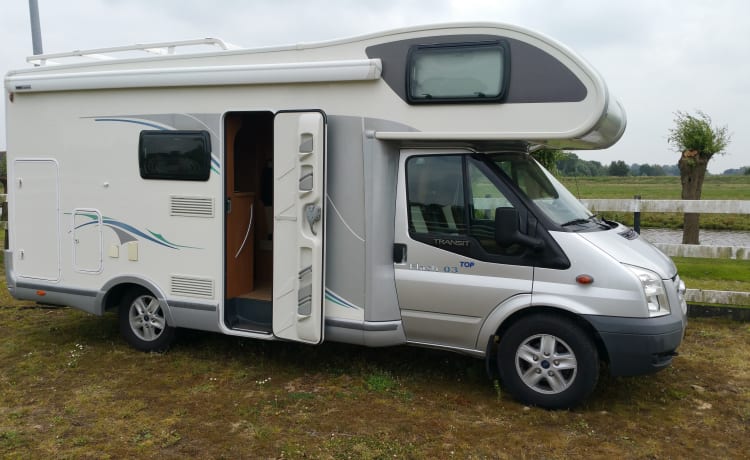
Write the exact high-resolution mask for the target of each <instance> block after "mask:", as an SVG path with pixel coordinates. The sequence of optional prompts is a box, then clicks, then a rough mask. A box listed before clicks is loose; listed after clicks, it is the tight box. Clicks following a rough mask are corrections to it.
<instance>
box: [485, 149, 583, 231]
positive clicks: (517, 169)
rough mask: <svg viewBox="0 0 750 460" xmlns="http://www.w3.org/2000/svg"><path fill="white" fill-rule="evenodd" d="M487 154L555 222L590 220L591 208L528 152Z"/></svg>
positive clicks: (566, 222) (570, 222) (569, 222)
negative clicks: (587, 207) (527, 153)
mask: <svg viewBox="0 0 750 460" xmlns="http://www.w3.org/2000/svg"><path fill="white" fill-rule="evenodd" d="M488 156H489V158H490V159H491V160H492V162H493V163H494V164H495V165H496V166H497V167H498V168H499V169H500V170H502V171H503V172H504V173H505V174H506V175H507V176H508V178H510V180H511V181H512V182H513V183H515V184H516V186H517V187H518V189H519V190H521V191H522V192H523V193H525V194H526V196H527V197H528V198H529V199H530V200H531V201H533V202H534V204H536V205H537V207H539V209H540V210H542V212H544V213H545V214H546V215H547V217H549V218H550V219H551V220H552V221H554V222H555V223H556V224H558V225H562V226H566V225H571V224H585V223H587V222H589V221H591V220H593V217H594V216H593V215H592V214H591V212H589V210H588V209H586V207H585V206H584V205H583V204H581V202H580V201H578V199H577V198H576V197H575V196H573V194H572V193H570V192H569V191H568V189H566V188H565V187H564V186H563V185H562V184H561V183H560V182H558V181H557V179H555V177H554V176H553V175H552V174H550V173H549V172H548V171H547V170H546V169H544V168H543V167H541V166H540V165H539V163H537V162H536V161H535V160H534V159H533V158H531V157H530V156H528V155H526V154H518V153H499V154H491V155H488Z"/></svg>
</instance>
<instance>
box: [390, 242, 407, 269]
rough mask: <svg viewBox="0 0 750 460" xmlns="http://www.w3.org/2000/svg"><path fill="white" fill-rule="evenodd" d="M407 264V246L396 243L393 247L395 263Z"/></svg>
mask: <svg viewBox="0 0 750 460" xmlns="http://www.w3.org/2000/svg"><path fill="white" fill-rule="evenodd" d="M404 262H406V245H405V244H402V243H395V244H394V245H393V263H395V264H402V263H404Z"/></svg>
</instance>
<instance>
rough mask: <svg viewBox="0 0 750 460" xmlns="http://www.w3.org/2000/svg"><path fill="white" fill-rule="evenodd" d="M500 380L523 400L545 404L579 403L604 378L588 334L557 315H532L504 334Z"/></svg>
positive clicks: (559, 406)
mask: <svg viewBox="0 0 750 460" xmlns="http://www.w3.org/2000/svg"><path fill="white" fill-rule="evenodd" d="M497 365H498V370H499V372H500V379H501V381H502V382H503V384H504V385H505V386H506V387H507V388H508V391H509V392H510V393H511V394H512V395H513V396H514V397H515V398H516V399H518V400H520V401H522V402H524V403H526V404H530V405H534V406H539V407H544V408H546V409H562V408H570V407H573V406H576V405H578V404H580V403H581V402H582V401H583V400H584V399H585V398H586V397H587V396H588V395H589V394H590V393H591V392H592V391H593V389H594V387H595V386H596V382H597V380H598V378H599V354H598V352H597V349H596V345H595V344H594V342H593V341H592V339H591V337H590V336H589V334H587V333H586V331H584V330H583V329H582V328H581V327H580V326H578V325H577V324H576V323H575V322H573V321H571V320H569V319H567V318H564V317H561V316H554V315H539V314H537V315H532V316H528V317H526V318H523V319H521V320H519V321H518V322H517V323H515V324H513V325H512V326H511V327H510V329H508V330H507V331H506V332H505V333H504V334H503V335H502V336H501V337H500V344H499V349H498V353H497Z"/></svg>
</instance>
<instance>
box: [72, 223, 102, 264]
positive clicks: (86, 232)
mask: <svg viewBox="0 0 750 460" xmlns="http://www.w3.org/2000/svg"><path fill="white" fill-rule="evenodd" d="M73 267H74V268H75V270H76V271H79V272H83V273H99V272H100V271H102V215H101V213H100V212H99V211H98V210H96V209H81V208H78V209H74V210H73Z"/></svg>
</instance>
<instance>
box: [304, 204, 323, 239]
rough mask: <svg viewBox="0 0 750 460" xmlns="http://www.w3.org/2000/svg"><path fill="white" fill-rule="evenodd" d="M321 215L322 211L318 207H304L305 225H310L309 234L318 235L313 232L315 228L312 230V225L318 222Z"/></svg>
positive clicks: (309, 205)
mask: <svg viewBox="0 0 750 460" xmlns="http://www.w3.org/2000/svg"><path fill="white" fill-rule="evenodd" d="M321 215H322V211H321V209H320V206H318V205H316V204H308V205H307V206H305V218H306V219H307V223H308V224H309V225H310V232H312V234H313V235H316V236H317V235H318V232H316V231H315V228H313V225H314V224H315V223H316V222H318V221H319V220H320V217H321Z"/></svg>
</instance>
